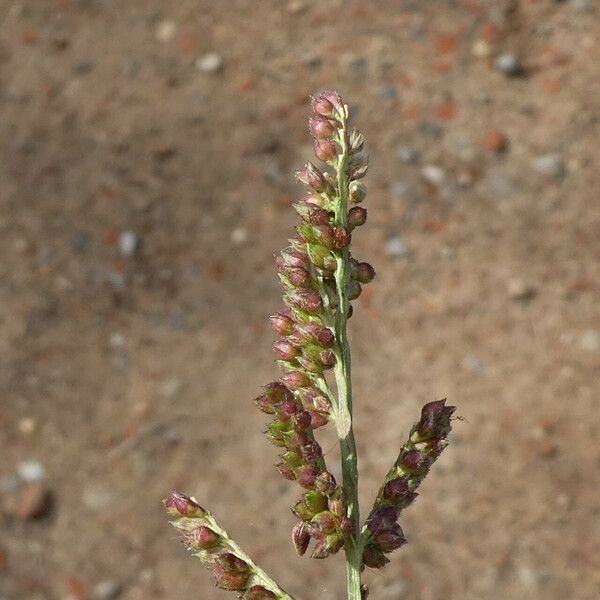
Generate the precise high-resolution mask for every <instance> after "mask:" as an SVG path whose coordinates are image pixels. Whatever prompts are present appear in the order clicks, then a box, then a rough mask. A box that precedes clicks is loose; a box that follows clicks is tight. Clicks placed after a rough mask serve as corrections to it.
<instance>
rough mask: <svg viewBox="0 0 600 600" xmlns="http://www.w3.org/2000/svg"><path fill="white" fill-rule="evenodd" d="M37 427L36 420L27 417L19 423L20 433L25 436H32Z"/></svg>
mask: <svg viewBox="0 0 600 600" xmlns="http://www.w3.org/2000/svg"><path fill="white" fill-rule="evenodd" d="M36 426H37V423H36V421H35V419H32V418H31V417H25V418H23V419H21V420H20V421H19V424H18V428H19V433H22V434H23V435H31V434H32V433H33V432H34V431H35V428H36Z"/></svg>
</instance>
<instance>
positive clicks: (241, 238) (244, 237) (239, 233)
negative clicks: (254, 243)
mask: <svg viewBox="0 0 600 600" xmlns="http://www.w3.org/2000/svg"><path fill="white" fill-rule="evenodd" d="M247 241H248V231H247V230H246V229H244V228H243V227H236V228H235V229H234V230H233V231H232V232H231V242H232V243H233V244H235V245H236V246H239V245H240V244H243V243H244V242H247Z"/></svg>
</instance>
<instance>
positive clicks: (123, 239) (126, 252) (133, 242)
mask: <svg viewBox="0 0 600 600" xmlns="http://www.w3.org/2000/svg"><path fill="white" fill-rule="evenodd" d="M139 245H140V241H139V238H138V236H137V235H136V234H135V233H134V232H133V231H122V232H121V233H120V234H119V252H120V253H121V254H122V255H123V256H125V257H131V256H133V255H134V254H135V253H136V252H137V251H138V248H139Z"/></svg>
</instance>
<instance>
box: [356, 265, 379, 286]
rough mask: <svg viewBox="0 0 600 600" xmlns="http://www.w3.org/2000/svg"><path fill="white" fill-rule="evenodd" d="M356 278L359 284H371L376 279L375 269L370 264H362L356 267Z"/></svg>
mask: <svg viewBox="0 0 600 600" xmlns="http://www.w3.org/2000/svg"><path fill="white" fill-rule="evenodd" d="M354 276H355V278H356V281H358V282H359V283H370V282H371V281H373V279H375V269H374V268H373V266H372V265H370V264H369V263H367V262H361V263H358V264H357V265H356V266H355V270H354Z"/></svg>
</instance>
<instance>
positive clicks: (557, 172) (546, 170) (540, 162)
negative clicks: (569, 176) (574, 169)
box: [533, 154, 567, 179]
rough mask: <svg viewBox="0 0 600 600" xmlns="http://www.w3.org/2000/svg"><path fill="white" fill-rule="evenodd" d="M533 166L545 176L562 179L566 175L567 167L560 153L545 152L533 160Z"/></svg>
mask: <svg viewBox="0 0 600 600" xmlns="http://www.w3.org/2000/svg"><path fill="white" fill-rule="evenodd" d="M533 168H534V169H535V170H536V171H537V172H538V173H539V174H540V175H543V176H544V177H553V178H554V179H560V178H561V177H564V176H565V175H566V172H567V169H566V167H565V163H564V161H563V159H562V158H561V157H560V155H558V154H544V155H543V156H539V157H538V158H536V159H535V160H534V161H533Z"/></svg>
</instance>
